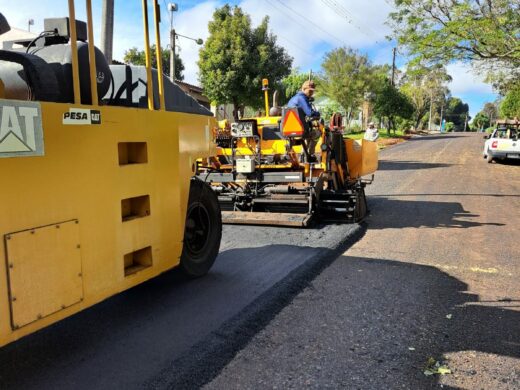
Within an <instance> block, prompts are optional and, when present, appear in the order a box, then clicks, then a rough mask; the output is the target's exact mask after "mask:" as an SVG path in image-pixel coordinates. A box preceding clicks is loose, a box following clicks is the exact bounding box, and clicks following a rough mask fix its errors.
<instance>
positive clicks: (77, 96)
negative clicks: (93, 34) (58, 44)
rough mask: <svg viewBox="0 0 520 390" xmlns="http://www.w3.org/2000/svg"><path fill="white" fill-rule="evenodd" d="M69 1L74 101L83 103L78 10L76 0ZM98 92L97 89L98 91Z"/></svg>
mask: <svg viewBox="0 0 520 390" xmlns="http://www.w3.org/2000/svg"><path fill="white" fill-rule="evenodd" d="M68 1H69V28H70V49H71V56H72V85H73V89H74V103H75V104H81V89H80V84H79V62H78V35H77V33H76V12H75V8H74V0H68ZM96 92H97V91H96Z"/></svg>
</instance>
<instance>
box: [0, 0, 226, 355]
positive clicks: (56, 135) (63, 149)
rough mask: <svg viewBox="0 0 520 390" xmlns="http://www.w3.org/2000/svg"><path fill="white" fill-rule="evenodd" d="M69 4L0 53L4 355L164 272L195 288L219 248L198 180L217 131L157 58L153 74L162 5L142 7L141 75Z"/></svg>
mask: <svg viewBox="0 0 520 390" xmlns="http://www.w3.org/2000/svg"><path fill="white" fill-rule="evenodd" d="M68 3H69V14H68V17H64V18H55V19H46V20H45V32H43V33H42V34H40V36H38V37H37V38H36V39H34V40H33V39H31V40H27V41H24V40H21V41H16V42H4V45H3V50H0V171H1V172H2V181H3V185H2V191H1V192H0V215H1V218H0V236H1V238H2V240H1V246H2V248H1V250H0V279H1V282H0V345H4V344H7V343H9V342H12V341H14V340H17V339H19V338H20V337H23V336H25V335H28V334H30V333H32V332H35V331H37V330H38V329H41V328H43V327H45V326H47V325H50V324H52V323H54V322H56V321H58V320H61V319H63V318H65V317H68V316H70V315H72V314H74V313H77V312H78V311H80V310H83V309H85V308H87V307H89V306H92V305H93V304H95V303H97V302H99V301H101V300H103V299H106V298H107V297H109V296H111V295H114V294H116V293H118V292H120V291H123V290H126V289H128V288H131V287H133V286H135V285H137V284H140V283H142V282H144V281H146V280H148V279H150V278H152V277H154V276H156V275H159V274H160V273H163V272H165V271H166V270H168V269H171V268H173V267H176V266H179V267H180V268H181V269H182V270H183V271H184V272H185V273H186V274H188V275H189V276H192V277H196V276H201V275H203V274H205V273H206V272H208V270H209V269H210V267H211V266H212V264H213V262H214V260H215V258H216V256H217V254H218V250H219V245H220V237H221V219H220V218H221V217H220V208H219V205H218V200H217V197H216V195H215V193H214V192H213V191H212V190H211V189H210V188H209V186H208V185H206V184H204V183H203V182H201V181H200V180H198V179H196V178H194V177H193V175H194V171H193V167H194V163H195V161H196V160H197V159H200V158H202V157H205V156H210V155H214V154H215V149H214V146H212V143H211V141H210V129H211V128H213V127H214V126H215V124H216V122H215V119H214V117H213V115H212V113H211V112H210V111H209V110H208V109H206V108H204V107H202V106H201V105H199V104H198V103H197V102H196V101H195V100H194V99H192V98H191V97H190V96H188V95H186V94H185V93H184V92H183V91H182V90H181V89H180V88H179V87H178V86H177V85H175V84H174V83H172V82H171V81H170V80H169V79H168V78H167V77H166V76H163V73H162V69H161V68H162V64H161V56H160V51H159V50H160V49H158V50H157V51H156V53H155V55H156V56H157V59H158V69H157V70H155V69H152V68H151V65H150V64H151V53H150V43H149V35H148V34H149V25H148V6H149V5H151V6H153V10H154V16H155V17H154V21H155V23H154V28H153V29H152V31H153V30H155V34H156V43H157V45H156V46H157V48H160V47H161V45H160V38H159V17H158V16H159V4H158V1H157V0H153V1H151V2H149V1H147V0H143V1H142V3H143V24H144V38H145V39H144V42H145V45H144V47H145V53H146V62H147V65H146V66H130V65H109V64H108V63H107V60H106V59H105V57H104V56H103V54H102V53H101V52H100V51H99V50H98V49H96V47H95V46H94V43H93V30H92V9H91V1H90V0H86V1H85V3H84V4H85V5H86V10H87V23H84V22H80V21H77V20H75V12H74V11H75V8H74V0H69V2H68ZM150 3H151V4H150ZM65 12H66V10H65ZM7 30H9V25H8V23H7V20H6V19H5V18H4V17H3V16H2V15H1V14H0V33H4V32H6V31H7Z"/></svg>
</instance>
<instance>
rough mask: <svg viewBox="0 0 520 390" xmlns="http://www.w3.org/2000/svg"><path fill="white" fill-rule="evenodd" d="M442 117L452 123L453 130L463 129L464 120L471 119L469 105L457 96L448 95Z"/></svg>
mask: <svg viewBox="0 0 520 390" xmlns="http://www.w3.org/2000/svg"><path fill="white" fill-rule="evenodd" d="M444 118H445V119H446V121H449V122H451V123H453V126H454V128H455V130H462V129H464V122H465V121H466V120H469V119H471V117H470V116H469V106H468V105H467V104H466V103H464V102H463V101H462V100H460V99H459V98H457V97H450V98H449V99H448V101H447V106H446V110H445V112H444ZM466 130H467V128H466Z"/></svg>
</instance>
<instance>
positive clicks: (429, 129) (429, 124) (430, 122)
mask: <svg viewBox="0 0 520 390" xmlns="http://www.w3.org/2000/svg"><path fill="white" fill-rule="evenodd" d="M432 107H433V89H432V90H431V91H430V120H429V121H428V131H432Z"/></svg>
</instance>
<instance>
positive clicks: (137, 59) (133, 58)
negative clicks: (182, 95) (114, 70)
mask: <svg viewBox="0 0 520 390" xmlns="http://www.w3.org/2000/svg"><path fill="white" fill-rule="evenodd" d="M150 54H151V56H152V68H156V69H157V57H156V56H155V45H153V46H151V48H150ZM161 57H162V66H163V73H164V74H166V75H169V74H170V51H169V50H168V49H161ZM123 60H124V62H125V63H127V64H133V65H143V66H144V65H146V56H145V53H144V50H139V49H137V47H132V48H130V49H128V50H126V51H125V56H124V58H123ZM183 71H184V64H183V62H182V59H181V57H179V55H178V54H177V53H175V79H176V80H184V75H183V74H182V72H183Z"/></svg>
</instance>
